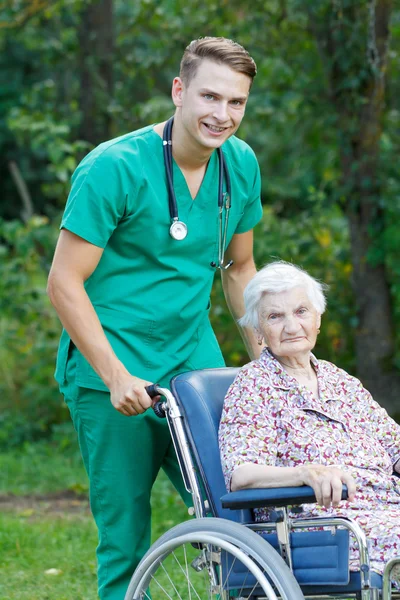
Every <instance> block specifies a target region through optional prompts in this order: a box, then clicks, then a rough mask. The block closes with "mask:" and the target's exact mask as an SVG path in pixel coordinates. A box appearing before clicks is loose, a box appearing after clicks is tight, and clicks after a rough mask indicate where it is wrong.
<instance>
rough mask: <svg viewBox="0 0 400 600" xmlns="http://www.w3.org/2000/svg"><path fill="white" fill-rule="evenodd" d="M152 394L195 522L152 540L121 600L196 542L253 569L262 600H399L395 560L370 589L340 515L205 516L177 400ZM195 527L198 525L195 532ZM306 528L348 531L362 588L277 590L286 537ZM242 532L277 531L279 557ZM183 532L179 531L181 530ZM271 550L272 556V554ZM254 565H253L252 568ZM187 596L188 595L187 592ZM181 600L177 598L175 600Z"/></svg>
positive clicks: (365, 560) (134, 596) (287, 554)
mask: <svg viewBox="0 0 400 600" xmlns="http://www.w3.org/2000/svg"><path fill="white" fill-rule="evenodd" d="M155 391H156V392H157V393H158V394H159V395H161V396H163V397H164V398H165V400H164V401H162V402H160V403H159V407H158V408H159V410H158V416H161V414H160V412H161V413H162V412H164V416H165V417H166V418H167V422H168V426H169V429H170V432H171V437H172V441H173V444H174V447H175V451H176V455H177V457H178V462H179V466H180V469H181V473H182V477H183V480H184V485H185V488H186V490H187V491H188V492H189V493H190V494H191V495H192V499H193V509H189V514H191V515H192V516H193V515H194V516H195V517H196V519H195V520H194V521H188V522H185V523H182V524H181V525H178V526H177V527H175V528H173V529H171V530H169V531H168V532H167V533H166V534H164V536H162V537H161V538H160V539H159V540H157V542H156V543H155V544H153V546H152V547H151V548H150V550H149V552H148V553H147V554H146V555H145V557H144V559H143V560H142V561H141V563H140V565H139V567H138V569H137V570H136V571H135V574H134V575H133V577H132V580H131V584H130V586H129V588H128V592H127V594H126V596H125V600H138V598H139V599H140V598H141V597H146V596H147V593H146V592H145V591H143V590H146V587H145V586H146V585H148V583H149V581H150V578H151V577H150V576H149V574H148V573H149V569H150V570H151V569H152V565H153V566H154V565H158V564H159V562H160V561H161V560H162V559H163V557H165V556H166V555H167V554H168V553H169V552H170V551H171V549H172V550H173V548H175V547H176V545H177V544H178V545H179V544H180V543H181V542H182V541H186V542H189V543H190V544H191V545H194V546H195V547H197V546H196V544H197V543H198V544H199V548H203V553H204V552H206V553H207V552H208V553H210V552H211V553H212V552H213V549H214V548H215V546H218V548H220V549H221V550H222V551H228V552H230V553H231V554H232V556H236V558H237V559H238V560H240V561H241V562H243V563H244V564H246V566H248V568H249V570H250V572H252V573H253V571H254V572H255V573H256V575H255V576H256V577H258V588H257V589H259V588H260V587H261V589H262V591H263V592H264V593H263V594H261V597H263V598H265V597H266V598H267V599H268V600H277V598H281V599H282V600H300V599H301V598H305V597H307V598H310V599H312V600H324V599H328V598H330V599H331V600H332V599H339V598H342V599H346V600H347V599H350V598H357V599H359V600H395V599H396V600H397V599H400V591H396V590H393V589H392V587H391V582H390V577H391V572H392V570H393V568H394V567H395V566H396V565H397V564H400V557H399V558H394V559H391V560H389V561H388V562H387V564H386V566H385V571H384V574H383V578H382V588H377V587H374V586H373V585H372V584H371V570H370V561H369V553H368V547H367V539H366V536H365V534H364V532H363V530H362V529H361V527H360V526H359V525H358V524H357V523H356V522H354V521H352V520H350V519H346V518H343V517H332V518H329V517H327V518H326V517H322V518H318V519H316V518H312V519H290V518H289V517H288V514H287V509H286V507H285V506H283V507H282V508H281V509H280V510H279V512H278V514H277V516H278V518H277V521H276V522H274V523H246V524H239V523H235V522H233V521H229V520H225V519H220V518H217V517H214V516H213V517H212V518H210V512H211V510H210V506H209V502H208V500H206V499H204V496H203V493H202V487H201V484H200V482H199V475H198V468H197V466H196V464H195V463H194V460H193V458H192V452H191V449H190V444H189V441H188V437H187V435H186V431H185V426H184V424H183V422H184V415H183V414H182V413H181V410H180V408H179V405H178V402H177V400H176V399H175V397H174V395H173V394H172V393H171V391H170V390H168V389H166V388H161V387H159V386H155ZM160 408H161V411H160ZM291 504H295V502H291ZM217 522H218V527H217V530H216V531H215V530H214V525H216V524H217ZM221 522H222V523H224V525H223V526H222V529H221V526H220V523H221ZM196 524H197V525H196ZM199 525H201V527H200V528H199ZM228 525H229V526H228ZM309 527H317V528H330V529H332V528H335V530H336V529H337V528H338V527H340V528H345V529H347V530H349V531H350V532H351V533H352V535H353V536H354V538H355V540H356V543H357V545H358V548H359V555H360V575H361V589H360V590H359V591H358V592H346V593H345V594H338V593H336V594H335V593H333V595H332V594H331V593H328V594H326V593H324V594H318V593H312V594H309V593H307V595H306V596H304V595H303V592H301V591H300V592H299V590H300V586H298V584H297V582H296V581H295V579H294V576H293V580H294V581H289V585H288V588H289V591H287V590H285V589H280V585H281V582H280V581H279V578H280V577H283V578H285V579H290V578H291V574H292V573H293V564H292V556H291V548H290V539H289V536H290V532H291V531H295V530H301V529H307V528H309ZM198 529H200V531H198ZM226 529H228V530H229V535H226ZM243 529H245V530H247V531H248V532H262V531H265V532H268V531H276V534H277V537H278V542H279V548H280V556H279V553H277V552H276V550H275V549H274V548H272V546H270V545H269V543H268V542H267V543H266V542H265V541H264V540H262V538H261V537H260V536H258V535H256V537H257V538H258V539H259V540H260V541H261V544H262V547H261V546H260V545H259V544H258V543H257V541H256V540H255V538H251V539H250V541H249V542H248V544H249V545H246V543H245V542H243V540H241V541H240V542H239V543H238V542H237V540H236V537H235V536H237V537H238V538H242V537H243V536H242V533H243V532H242V530H243ZM182 530H184V531H183V532H182ZM246 535H247V534H246ZM246 540H247V538H246ZM204 549H206V550H204ZM226 549H228V550H226ZM271 550H272V553H273V554H271ZM257 553H258V554H257ZM264 554H265V555H268V556H267V559H266V560H263V555H264ZM274 555H275V556H274ZM280 560H282V563H283V564H282V563H279V564H278V569H277V573H275V572H272V573H271V565H272V564H273V563H274V562H276V561H280ZM254 563H256V564H255V568H254ZM285 565H287V568H288V570H287V571H285ZM258 566H261V567H262V569H263V571H262V572H261V573H259V572H257V568H258ZM273 571H274V570H273ZM146 573H147V575H146ZM265 573H267V575H268V577H269V579H270V580H271V581H272V583H273V584H274V586H275V589H276V590H277V591H278V596H277V595H276V593H275V590H274V589H273V588H272V587H271V585H270V583H269V581H265V578H264V577H263V574H265ZM253 575H254V573H253ZM209 576H210V578H211V580H212V581H214V583H215V580H216V574H215V572H210V569H209ZM146 577H147V579H146ZM296 584H297V585H296ZM291 586H292V587H291ZM321 587H323V585H321ZM138 589H141V590H142V592H141V594H140V593H139V594H138ZM214 591H216V593H218V595H219V597H220V598H221V600H222V599H225V598H226V599H227V600H228V599H229V598H230V593H229V592H228V594H224V593H223V590H222V589H221V588H218V587H217V586H215V585H214ZM354 594H355V595H354ZM254 595H255V596H259V595H260V594H259V593H257V594H256V593H255V592H254ZM147 597H149V596H147ZM189 597H190V598H191V597H192V595H191V593H190V590H189ZM179 598H180V596H179ZM251 598H253V596H251ZM180 600H182V599H181V598H180ZM198 600H200V598H198ZM201 600H202V599H201Z"/></svg>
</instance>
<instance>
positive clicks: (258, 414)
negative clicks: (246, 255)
mask: <svg viewBox="0 0 400 600" xmlns="http://www.w3.org/2000/svg"><path fill="white" fill-rule="evenodd" d="M245 307H246V313H245V315H244V317H243V318H242V319H241V325H244V326H250V327H253V328H254V329H255V331H256V333H257V335H258V338H259V343H260V344H262V343H263V340H264V342H265V344H266V347H265V348H264V349H263V351H262V353H261V356H260V358H259V359H258V360H255V361H253V362H251V363H249V364H248V365H246V366H244V367H243V368H242V369H241V370H240V372H239V374H238V376H237V377H236V379H235V381H234V383H233V384H232V385H231V387H230V388H229V390H228V393H227V396H226V399H225V404H224V410H223V413H222V419H221V425H220V431H219V439H220V448H221V457H222V465H223V469H224V474H225V479H226V485H227V488H228V490H232V491H234V490H238V489H243V488H268V487H280V486H299V485H309V486H311V487H312V488H313V489H314V491H315V495H316V498H317V503H316V504H307V505H303V512H302V513H300V514H299V513H297V512H293V513H292V512H290V516H291V517H292V518H296V517H297V518H298V517H301V518H303V517H314V516H326V515H327V513H329V514H332V513H334V514H337V515H340V516H344V517H349V518H351V519H354V520H355V521H357V522H358V523H359V524H360V526H362V528H363V529H364V531H365V533H366V535H367V537H368V539H369V544H370V548H369V549H370V558H371V568H372V569H373V570H374V571H377V572H378V573H382V572H383V568H384V564H385V562H386V561H387V560H389V558H393V557H394V556H400V485H399V482H400V480H399V479H398V478H397V477H395V476H394V471H396V472H397V473H399V472H400V426H399V425H397V424H396V423H395V422H394V421H393V420H392V419H391V418H390V417H389V416H388V414H387V413H386V411H385V410H384V409H383V408H381V407H380V406H379V405H378V404H377V403H376V402H374V400H373V399H372V397H371V395H370V394H369V392H368V391H367V390H366V389H365V388H364V387H363V386H362V384H361V383H360V381H359V380H358V379H356V378H354V377H351V376H350V375H348V374H347V373H346V372H345V371H343V370H342V369H339V368H338V367H336V366H335V365H333V364H332V363H329V362H327V361H324V360H317V359H316V357H315V356H314V355H313V354H312V350H313V348H314V346H315V343H316V340H317V336H318V333H319V327H320V325H321V315H322V314H323V312H324V310H325V298H324V294H323V286H322V285H321V284H320V283H319V282H318V281H316V280H315V279H313V278H312V277H310V275H308V274H307V273H306V272H304V271H303V270H301V269H300V268H298V267H296V266H294V265H291V264H288V263H284V262H274V263H272V264H269V265H267V266H266V267H264V268H263V269H262V270H261V271H259V272H258V273H257V274H256V275H255V276H254V278H253V279H252V280H251V281H250V283H249V284H248V285H247V288H246V290H245ZM343 483H345V484H346V485H347V487H348V490H349V499H348V501H345V502H340V498H341V489H342V484H343ZM256 519H257V520H258V521H265V520H268V510H267V509H259V510H257V511H256ZM350 558H351V563H350V568H351V569H352V570H357V569H358V565H359V563H358V561H357V559H358V554H357V551H356V548H355V547H352V548H351V555H350ZM396 577H397V576H396Z"/></svg>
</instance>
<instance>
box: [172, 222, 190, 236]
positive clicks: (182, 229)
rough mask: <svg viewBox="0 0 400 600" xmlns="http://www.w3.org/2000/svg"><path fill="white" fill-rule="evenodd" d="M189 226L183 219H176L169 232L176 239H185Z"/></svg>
mask: <svg viewBox="0 0 400 600" xmlns="http://www.w3.org/2000/svg"><path fill="white" fill-rule="evenodd" d="M187 232H188V230H187V226H186V224H185V223H184V222H183V221H178V220H176V221H174V222H173V223H172V225H171V227H170V228H169V234H170V236H171V237H172V238H174V240H178V241H181V240H184V239H185V237H186V236H187Z"/></svg>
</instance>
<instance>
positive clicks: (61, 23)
mask: <svg viewBox="0 0 400 600" xmlns="http://www.w3.org/2000/svg"><path fill="white" fill-rule="evenodd" d="M92 5H94V4H93V0H88V1H85V2H83V0H61V1H57V2H44V3H31V4H30V5H29V3H26V2H22V1H16V2H13V3H9V6H6V7H4V8H2V10H1V14H0V24H1V25H2V27H1V29H0V114H1V115H2V116H4V117H3V118H2V119H0V154H1V156H2V157H3V162H2V163H1V164H0V179H1V181H2V186H3V188H2V190H3V192H4V193H3V195H2V198H1V199H0V217H1V216H2V217H3V219H5V220H3V221H0V275H1V278H0V393H1V397H0V398H1V399H0V419H1V423H0V424H1V427H0V446H5V445H9V446H16V445H18V444H20V443H21V442H23V441H24V440H25V441H26V440H33V439H37V438H38V437H40V436H41V435H44V434H46V435H47V434H48V433H49V431H50V429H51V426H52V423H59V422H60V421H63V420H64V419H65V418H67V412H66V409H65V408H64V407H63V404H62V402H61V400H60V397H59V394H58V391H57V388H56V385H55V383H54V382H53V378H52V372H53V367H54V359H55V352H56V345H57V339H58V334H59V331H60V327H59V324H58V321H57V319H56V317H55V314H54V311H53V309H52V308H51V307H50V306H49V302H48V300H47V298H46V296H45V292H44V288H45V280H46V274H47V271H48V268H49V264H50V260H51V254H52V251H53V247H54V243H55V239H56V235H57V230H56V226H55V224H54V223H53V218H54V215H56V214H58V213H59V210H60V209H61V208H62V206H63V205H64V203H65V198H66V195H67V193H68V187H69V184H68V181H69V177H70V175H71V173H72V172H73V170H74V168H75V166H76V164H77V162H78V161H79V159H80V158H81V157H82V155H83V154H84V153H86V152H87V151H88V150H89V149H90V147H91V144H90V143H89V142H90V141H91V140H87V139H83V138H82V135H81V134H82V126H83V125H84V124H85V120H87V119H88V117H90V116H92V115H91V111H89V112H88V110H87V109H86V112H85V107H84V106H83V97H85V95H82V93H81V92H82V86H85V85H88V82H87V81H85V77H84V76H83V73H84V69H83V65H84V63H85V61H84V59H85V56H84V55H83V49H82V43H81V42H82V39H85V38H82V35H83V36H85V35H86V36H87V37H89V38H90V39H91V41H92V42H93V46H92V47H93V49H96V52H97V53H96V52H95V51H94V50H93V52H92V53H91V55H90V56H89V57H86V58H88V59H89V60H88V61H87V63H85V65H86V67H87V73H88V74H89V75H90V78H91V81H92V83H91V87H90V89H88V93H89V92H90V94H91V95H92V96H93V107H94V108H93V109H92V110H93V111H94V113H95V114H94V115H93V117H95V118H98V119H100V118H101V119H102V120H103V121H105V122H107V123H108V129H107V130H106V131H105V133H104V135H105V136H106V137H107V136H109V137H112V136H117V135H120V134H123V133H125V132H127V131H129V130H133V129H135V128H138V127H141V126H144V125H147V124H148V123H150V122H156V121H161V120H163V119H164V118H165V117H167V116H169V115H170V114H171V113H172V110H173V105H172V102H171V98H170V88H171V82H172V79H173V77H174V76H175V75H176V74H177V71H178V64H179V60H180V58H181V55H182V50H183V48H184V47H185V45H186V44H187V43H188V42H189V41H190V40H191V39H194V38H197V37H199V35H203V36H204V35H224V36H226V37H231V38H233V39H236V40H238V41H239V42H241V43H242V44H244V45H245V47H247V48H248V49H249V50H250V52H251V54H252V55H253V56H254V58H255V60H256V62H257V65H258V75H257V77H256V79H255V82H254V85H253V88H252V92H251V95H250V99H249V103H248V107H247V114H246V118H245V120H244V122H243V124H242V126H241V128H240V131H239V135H240V136H241V137H243V138H244V139H246V141H248V142H249V143H250V144H251V146H252V147H253V148H254V150H255V151H256V154H257V156H258V159H259V162H260V167H261V172H262V175H263V184H262V198H263V203H264V206H265V209H264V219H263V222H262V224H261V225H260V226H259V227H258V230H257V232H256V248H255V251H256V260H257V264H258V265H259V266H261V265H262V264H264V263H265V262H268V261H269V260H271V258H275V257H277V258H282V259H286V260H290V261H293V262H297V263H299V264H301V265H302V266H304V267H305V268H306V269H307V270H309V271H310V272H311V273H312V274H314V275H316V276H317V277H319V278H320V279H321V280H323V281H326V282H327V283H329V285H330V292H329V297H328V301H329V302H328V307H329V308H328V311H327V313H326V315H325V316H324V320H323V327H322V332H321V336H320V339H319V347H318V354H319V356H323V357H325V358H328V359H330V360H334V361H335V362H338V364H340V365H341V366H343V367H344V368H346V369H347V370H350V371H353V372H354V368H355V363H354V339H353V338H354V332H355V330H356V327H357V325H358V323H357V320H356V317H355V314H356V308H355V307H356V302H355V299H354V297H353V295H352V292H351V286H350V281H351V275H352V266H351V262H352V260H351V256H350V247H349V239H348V225H347V221H346V220H345V218H344V211H345V208H346V205H348V204H349V201H350V205H351V203H353V205H354V206H357V203H358V201H359V198H358V196H357V195H355V194H353V196H351V194H352V185H353V184H357V183H358V180H359V179H360V177H359V176H358V172H359V168H360V162H362V161H357V160H354V161H353V163H352V169H353V183H352V185H347V187H346V186H345V185H344V177H343V156H346V152H348V153H349V155H350V154H351V152H352V147H353V145H354V144H355V143H356V142H357V139H358V138H357V133H358V132H359V128H360V114H361V112H362V109H363V107H364V106H366V97H367V93H368V90H369V87H368V85H369V82H371V81H372V80H373V77H379V76H380V75H379V60H378V59H377V54H376V49H377V48H376V44H377V40H376V39H375V38H374V28H373V24H374V22H373V18H374V16H376V15H374V14H373V11H371V7H372V3H371V2H369V1H368V0H361V1H358V2H356V1H355V0H343V1H342V2H334V3H332V2H328V0H322V1H321V2H317V3H310V2H305V1H304V0H289V1H287V2H279V1H278V0H267V1H265V0H254V1H253V2H252V5H251V9H250V10H247V9H246V8H244V7H243V3H240V2H237V1H236V0H232V1H230V2H226V1H224V2H219V3H216V2H215V1H214V0H190V1H189V2H188V1H187V0H177V1H172V0H166V1H165V2H162V3H159V2H158V3H157V2H154V1H153V0H138V1H137V2H134V3H127V2H124V1H123V0H114V3H113V7H114V22H113V24H112V27H113V30H114V47H113V48H112V51H111V52H110V53H109V54H106V59H107V58H108V63H107V60H106V61H104V56H101V50H102V49H103V50H104V48H102V46H101V43H102V40H101V39H100V40H99V39H98V32H96V30H95V28H94V25H93V23H92V22H91V21H90V22H89V23H90V25H89V30H88V31H86V30H85V27H86V26H87V22H86V21H85V15H87V11H88V10H89V8H90V7H91V6H92ZM375 5H376V6H377V3H375ZM100 6H102V4H99V5H98V8H99V10H100ZM110 26H111V25H110ZM390 31H391V40H390V52H389V59H388V68H387V82H386V88H387V92H386V96H385V105H384V114H383V134H382V137H381V143H380V155H379V157H378V163H379V168H378V175H377V177H376V178H375V180H371V178H369V177H364V178H363V180H362V182H361V185H360V188H362V189H367V190H369V192H370V196H371V199H372V201H373V203H374V206H375V208H376V211H377V213H379V219H378V218H377V219H376V220H371V223H370V226H369V229H368V234H369V235H370V238H371V240H372V242H371V244H370V247H369V248H368V254H367V257H366V259H367V261H368V263H369V264H374V265H378V264H382V263H383V264H384V265H385V267H386V272H387V279H388V283H389V286H390V291H391V294H392V311H393V318H394V324H395V326H396V327H395V335H396V352H395V355H394V357H393V365H394V367H395V368H396V367H397V369H400V327H399V326H398V325H399V323H400V261H399V256H400V235H399V233H398V227H397V223H398V222H399V217H400V203H399V197H400V174H399V169H398V160H397V156H398V155H399V151H400V135H399V131H400V111H399V108H398V98H399V95H400V83H399V82H400V66H399V65H400V60H399V54H400V50H399V49H400V10H399V8H398V7H397V6H393V11H392V18H391V22H390ZM331 48H333V49H334V50H332V51H330V49H331ZM110 61H111V65H112V72H113V91H112V93H110V94H107V87H106V86H105V79H104V71H103V68H104V62H106V63H107V64H108V65H110ZM371 75H372V76H373V77H372V79H371ZM85 91H86V90H85ZM100 113H101V114H100ZM344 150H345V151H344ZM9 161H15V162H16V163H17V165H18V167H19V169H20V172H21V174H22V176H23V178H24V180H25V182H26V184H27V186H28V189H29V191H30V195H31V198H32V203H33V207H34V210H35V213H36V214H37V215H46V217H38V216H36V217H34V218H33V219H32V221H31V222H30V223H28V224H26V225H22V224H21V223H20V222H18V221H17V220H15V219H16V218H19V217H20V215H21V209H22V205H21V200H20V197H19V195H18V193H17V190H16V186H15V184H14V183H13V181H12V179H11V176H10V171H9V166H8V162H9ZM353 187H354V186H353ZM342 211H343V212H342ZM380 215H382V217H381V216H380ZM10 219H12V220H10ZM48 219H50V221H48ZM212 302H213V307H212V319H213V322H214V324H215V327H216V331H217V333H218V336H219V338H220V341H221V343H222V346H223V350H224V354H225V357H226V359H227V361H228V363H229V364H240V363H243V362H245V361H246V360H247V357H246V355H245V353H244V350H243V346H242V344H241V341H240V339H239V335H238V333H237V330H236V329H235V327H234V325H233V324H232V321H231V317H230V316H229V315H228V313H227V310H226V308H225V303H224V300H223V298H222V291H221V285H220V282H219V280H217V281H216V286H215V289H214V291H213V298H212Z"/></svg>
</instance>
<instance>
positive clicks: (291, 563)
mask: <svg viewBox="0 0 400 600" xmlns="http://www.w3.org/2000/svg"><path fill="white" fill-rule="evenodd" d="M238 371H239V369H236V368H222V369H205V370H202V371H192V372H189V373H183V374H181V375H178V376H177V377H175V378H174V379H173V380H172V381H171V392H170V391H169V390H167V389H164V388H160V387H158V386H153V390H152V393H153V395H156V394H160V395H161V396H162V397H163V400H162V401H161V402H159V403H158V404H157V405H156V406H155V412H156V414H157V415H158V416H160V417H164V416H165V417H166V418H167V420H168V425H169V428H170V431H171V436H172V440H173V443H174V446H175V449H176V453H177V456H178V460H179V464H180V468H181V471H182V476H183V479H184V482H185V487H186V489H187V490H188V492H190V493H191V495H192V498H193V509H192V512H190V509H189V512H190V514H193V515H194V516H195V517H196V518H195V519H192V520H189V521H187V522H184V523H181V524H179V525H177V526H176V527H173V528H172V529H170V530H169V531H167V532H166V533H165V534H164V535H163V536H161V537H160V538H159V539H158V540H157V541H156V542H155V543H154V544H153V545H152V546H151V548H150V549H149V551H148V552H147V554H146V555H145V556H144V557H143V559H142V561H141V562H140V564H139V565H138V567H137V569H136V570H135V572H134V574H133V576H132V579H131V582H130V584H129V587H128V591H127V593H126V595H125V600H142V599H143V600H146V599H149V600H150V599H152V600H167V599H168V600H205V599H206V598H207V599H210V600H211V599H212V598H215V600H219V599H221V600H228V599H233V598H235V599H243V598H247V599H251V600H257V599H258V598H260V599H261V598H266V599H267V600H277V599H278V598H281V599H282V600H304V598H313V599H314V600H322V599H327V598H332V599H339V598H341V599H346V600H347V599H350V598H355V599H357V600H391V599H393V600H394V599H395V598H396V599H400V591H396V590H394V589H392V587H391V572H392V570H393V568H394V566H395V565H397V564H400V557H399V558H398V559H397V558H396V559H392V560H390V561H388V563H387V565H386V567H385V571H384V573H383V576H381V575H378V574H377V573H375V572H373V571H371V570H370V565H369V556H368V548H367V540H366V537H365V535H364V533H363V531H362V529H361V528H360V527H359V525H358V524H357V523H355V522H353V521H351V520H350V519H345V518H339V517H327V518H325V517H323V518H318V519H295V520H291V519H290V518H289V517H288V514H287V506H289V505H290V506H295V505H300V504H303V503H308V502H315V495H314V492H313V490H312V488H310V487H308V486H301V487H299V488H272V489H251V490H250V489H248V490H242V491H237V492H230V493H226V488H225V483H224V478H223V473H222V468H221V462H220V455H219V447H218V426H219V421H220V417H221V412H222V407H223V402H224V397H225V394H226V392H227V390H228V387H229V386H230V384H231V383H232V381H233V380H234V378H235V376H236V375H237V373H238ZM342 498H343V499H344V498H346V489H345V486H344V487H343V495H342ZM265 506H271V507H275V510H274V512H273V522H269V523H255V522H254V518H253V513H252V509H254V508H258V507H265ZM309 528H312V530H311V531H309V530H308V529H309ZM302 530H303V531H302ZM350 534H351V535H352V536H353V537H354V538H355V540H356V542H357V544H358V548H359V554H360V568H359V571H358V572H350V571H349V563H348V560H349V536H350Z"/></svg>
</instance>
